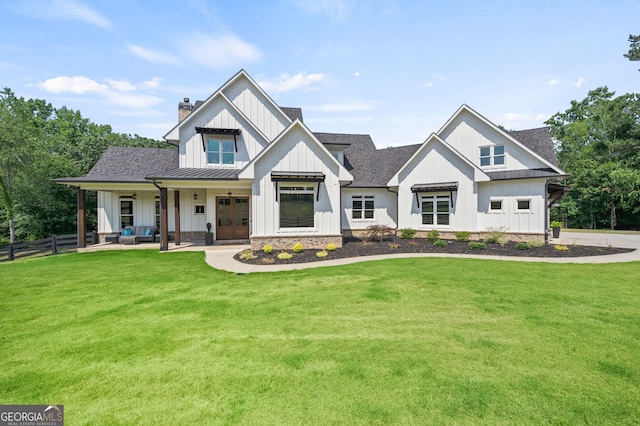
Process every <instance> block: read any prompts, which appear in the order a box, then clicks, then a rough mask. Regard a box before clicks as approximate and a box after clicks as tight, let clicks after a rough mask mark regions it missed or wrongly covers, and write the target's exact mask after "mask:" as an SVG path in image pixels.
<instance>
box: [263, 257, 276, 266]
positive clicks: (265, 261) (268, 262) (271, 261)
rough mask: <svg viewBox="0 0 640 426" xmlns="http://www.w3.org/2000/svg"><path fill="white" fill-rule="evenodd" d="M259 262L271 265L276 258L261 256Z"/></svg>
mask: <svg viewBox="0 0 640 426" xmlns="http://www.w3.org/2000/svg"><path fill="white" fill-rule="evenodd" d="M260 262H262V263H263V264H265V265H273V264H274V263H276V260H275V259H274V258H273V257H263V258H262V259H260Z"/></svg>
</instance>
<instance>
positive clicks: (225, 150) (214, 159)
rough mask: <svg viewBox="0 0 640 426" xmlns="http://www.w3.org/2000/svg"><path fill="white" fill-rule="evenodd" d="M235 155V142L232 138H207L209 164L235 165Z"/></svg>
mask: <svg viewBox="0 0 640 426" xmlns="http://www.w3.org/2000/svg"><path fill="white" fill-rule="evenodd" d="M235 156H236V153H235V143H234V142H233V141H232V140H224V139H207V164H212V165H233V164H234V163H235Z"/></svg>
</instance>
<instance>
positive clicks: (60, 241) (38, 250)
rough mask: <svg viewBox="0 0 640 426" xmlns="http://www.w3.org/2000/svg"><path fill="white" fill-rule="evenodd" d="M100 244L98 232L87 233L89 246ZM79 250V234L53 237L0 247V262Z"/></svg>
mask: <svg viewBox="0 0 640 426" xmlns="http://www.w3.org/2000/svg"><path fill="white" fill-rule="evenodd" d="M97 242H98V234H97V233H96V232H89V233H87V242H86V243H87V245H90V244H95V243H97ZM77 248H78V234H68V235H52V236H50V237H48V238H44V239H42V240H36V241H29V242H27V243H19V244H9V245H5V246H0V262H1V261H6V260H14V259H19V258H22V257H29V256H47V255H51V254H58V253H63V252H69V251H73V250H75V249H77Z"/></svg>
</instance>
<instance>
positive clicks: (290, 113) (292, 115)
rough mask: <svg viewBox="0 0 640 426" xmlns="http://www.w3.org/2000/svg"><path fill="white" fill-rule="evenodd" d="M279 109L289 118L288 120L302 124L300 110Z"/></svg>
mask: <svg viewBox="0 0 640 426" xmlns="http://www.w3.org/2000/svg"><path fill="white" fill-rule="evenodd" d="M280 109H281V110H282V112H284V113H285V115H286V116H287V117H289V120H291V121H296V120H300V122H301V123H304V120H303V119H302V108H290V107H280Z"/></svg>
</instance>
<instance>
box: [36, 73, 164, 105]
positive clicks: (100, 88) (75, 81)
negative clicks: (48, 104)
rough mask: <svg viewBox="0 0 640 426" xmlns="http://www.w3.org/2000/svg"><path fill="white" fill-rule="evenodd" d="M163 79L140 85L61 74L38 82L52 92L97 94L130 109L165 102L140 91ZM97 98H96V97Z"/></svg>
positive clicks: (153, 85) (107, 102)
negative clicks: (103, 81) (104, 81)
mask: <svg viewBox="0 0 640 426" xmlns="http://www.w3.org/2000/svg"><path fill="white" fill-rule="evenodd" d="M160 81H161V79H159V78H157V77H156V78H154V79H152V80H150V81H147V82H143V83H142V84H141V85H140V87H138V86H136V85H134V84H132V83H130V82H128V81H125V80H109V81H108V84H103V83H99V82H97V81H95V80H92V79H90V78H88V77H81V76H74V77H66V76H59V77H55V78H50V79H48V80H45V81H44V82H42V83H40V84H38V87H40V88H42V89H44V90H46V91H47V92H51V93H56V94H60V93H73V94H76V95H85V96H92V95H93V96H97V97H98V98H97V99H99V100H102V101H103V102H104V103H106V104H108V105H111V106H118V107H127V108H130V109H144V108H150V107H153V106H155V105H158V104H160V103H162V102H163V100H162V99H161V98H159V97H156V96H153V95H148V94H144V93H140V91H144V90H146V89H147V88H150V87H151V88H155V87H158V85H159V84H160ZM94 99H96V98H94Z"/></svg>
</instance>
